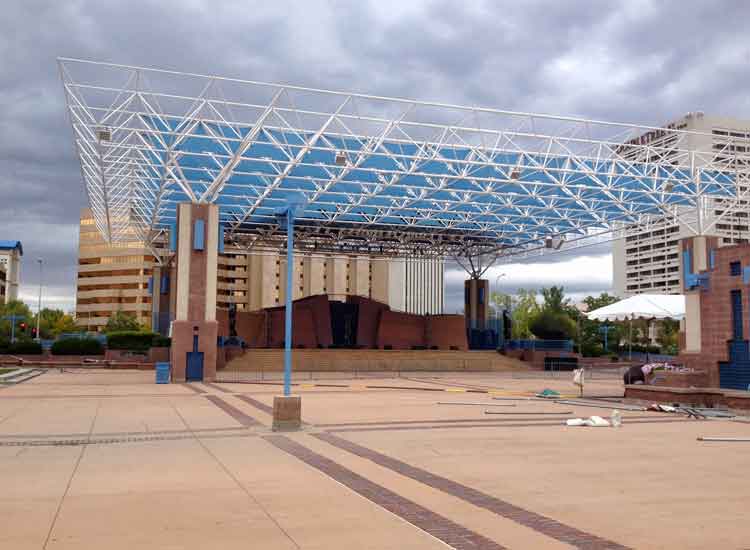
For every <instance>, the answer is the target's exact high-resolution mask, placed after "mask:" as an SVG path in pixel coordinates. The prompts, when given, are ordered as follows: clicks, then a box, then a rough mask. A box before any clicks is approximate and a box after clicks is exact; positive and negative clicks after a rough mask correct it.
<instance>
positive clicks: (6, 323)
mask: <svg viewBox="0 0 750 550" xmlns="http://www.w3.org/2000/svg"><path fill="white" fill-rule="evenodd" d="M10 316H15V318H16V322H15V324H16V330H15V333H16V339H20V340H23V339H25V338H27V337H28V338H30V337H31V329H30V328H29V329H27V330H28V332H27V334H23V333H21V332H20V331H19V328H20V327H19V325H20V323H21V322H25V323H26V324H27V325H28V324H29V322H30V321H31V319H32V318H33V316H32V315H31V310H30V309H29V306H27V305H26V304H24V303H23V302H22V301H21V300H9V301H8V303H6V304H0V338H3V339H6V338H7V339H8V340H10V336H11V332H12V331H11V326H10V319H6V317H10Z"/></svg>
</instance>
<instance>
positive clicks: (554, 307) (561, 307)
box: [542, 286, 570, 312]
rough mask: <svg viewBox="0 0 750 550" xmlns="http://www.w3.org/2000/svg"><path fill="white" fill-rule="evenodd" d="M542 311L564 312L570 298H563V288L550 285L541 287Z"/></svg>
mask: <svg viewBox="0 0 750 550" xmlns="http://www.w3.org/2000/svg"><path fill="white" fill-rule="evenodd" d="M542 298H543V299H544V303H543V305H542V309H543V310H544V311H550V312H551V311H554V312H564V311H565V310H566V309H567V308H568V307H569V306H570V300H568V299H567V298H565V289H564V288H563V287H561V286H552V287H550V288H543V289H542Z"/></svg>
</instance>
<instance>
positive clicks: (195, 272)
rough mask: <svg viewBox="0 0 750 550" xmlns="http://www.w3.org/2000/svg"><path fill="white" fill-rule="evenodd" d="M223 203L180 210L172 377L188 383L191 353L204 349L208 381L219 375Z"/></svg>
mask: <svg viewBox="0 0 750 550" xmlns="http://www.w3.org/2000/svg"><path fill="white" fill-rule="evenodd" d="M218 239H219V207H218V206H216V205H213V204H180V205H179V206H178V210H177V254H176V257H175V272H176V280H175V281H174V286H173V294H174V300H175V320H174V322H173V323H172V354H171V357H172V380H173V381H175V382H184V381H185V370H186V366H187V353H188V352H191V351H194V349H193V347H194V337H195V336H197V337H198V349H197V351H199V352H203V379H204V380H206V381H213V380H214V379H215V378H216V338H217V335H218V322H217V321H216V271H217V260H218V244H219V243H218Z"/></svg>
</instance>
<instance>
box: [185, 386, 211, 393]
mask: <svg viewBox="0 0 750 550" xmlns="http://www.w3.org/2000/svg"><path fill="white" fill-rule="evenodd" d="M185 387H186V388H187V389H189V390H193V391H194V392H195V393H208V392H207V391H206V390H204V389H203V388H199V387H198V386H196V385H195V384H185Z"/></svg>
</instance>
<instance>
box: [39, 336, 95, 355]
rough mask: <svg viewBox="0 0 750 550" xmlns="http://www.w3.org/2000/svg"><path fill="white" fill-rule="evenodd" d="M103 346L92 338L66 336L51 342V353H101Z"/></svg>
mask: <svg viewBox="0 0 750 550" xmlns="http://www.w3.org/2000/svg"><path fill="white" fill-rule="evenodd" d="M103 353H104V347H103V346H102V344H101V342H99V340H95V339H94V338H66V339H64V340H57V341H56V342H55V343H54V344H52V355H101V354H103Z"/></svg>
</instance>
